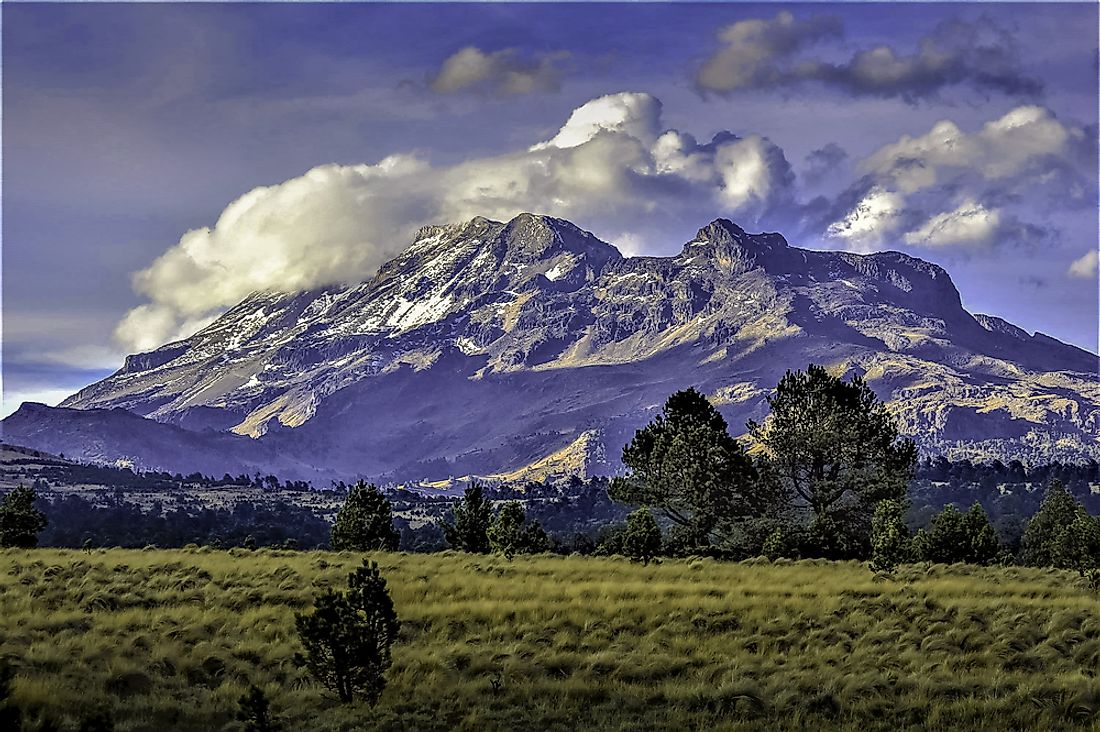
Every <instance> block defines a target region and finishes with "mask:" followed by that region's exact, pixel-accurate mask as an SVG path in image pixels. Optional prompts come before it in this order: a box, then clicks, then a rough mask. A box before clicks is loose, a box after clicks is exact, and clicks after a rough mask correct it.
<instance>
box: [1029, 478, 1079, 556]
mask: <svg viewBox="0 0 1100 732" xmlns="http://www.w3.org/2000/svg"><path fill="white" fill-rule="evenodd" d="M1080 508H1081V506H1080V504H1079V503H1077V501H1076V500H1075V499H1074V497H1073V496H1071V495H1070V494H1069V491H1067V490H1066V489H1065V488H1064V487H1062V482H1061V481H1060V480H1057V479H1055V480H1054V481H1052V482H1051V484H1050V487H1049V488H1047V492H1046V494H1045V495H1044V496H1043V502H1042V504H1041V505H1040V506H1039V510H1038V511H1037V512H1036V513H1035V515H1034V516H1032V517H1031V520H1030V521H1028V523H1027V529H1026V530H1025V531H1024V539H1023V546H1022V553H1023V561H1024V563H1025V564H1028V565H1030V566H1032V567H1060V566H1063V564H1064V562H1065V556H1064V555H1065V548H1064V547H1065V544H1066V543H1067V541H1068V540H1067V539H1066V538H1064V537H1063V536H1062V534H1063V533H1064V532H1065V530H1066V529H1067V527H1069V526H1070V525H1071V524H1073V522H1074V520H1075V519H1076V518H1077V512H1078V509H1080Z"/></svg>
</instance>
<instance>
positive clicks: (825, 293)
mask: <svg viewBox="0 0 1100 732" xmlns="http://www.w3.org/2000/svg"><path fill="white" fill-rule="evenodd" d="M809 363H820V364H823V365H825V366H827V367H829V368H830V369H833V370H834V371H836V372H838V373H845V374H850V373H859V374H862V375H863V376H864V377H865V378H866V379H867V381H868V383H869V384H870V385H871V386H872V388H874V389H875V391H876V392H877V393H878V394H879V395H880V396H881V397H883V398H884V399H887V400H889V401H890V403H891V408H892V409H893V410H894V412H895V414H896V415H897V417H898V419H899V420H900V422H901V424H902V425H903V429H904V431H905V432H906V433H908V434H910V435H912V436H913V437H914V438H915V439H916V440H917V441H918V443H919V444H920V446H921V447H922V449H924V450H925V451H926V452H928V453H947V454H950V455H952V456H954V457H963V456H970V457H974V458H985V457H999V458H1002V459H1010V458H1021V459H1029V458H1039V457H1040V456H1041V457H1042V458H1043V459H1056V458H1070V457H1081V456H1085V455H1090V456H1094V457H1095V456H1100V442H1098V438H1100V384H1098V381H1097V357H1096V356H1095V355H1093V354H1090V353H1088V352H1086V351H1083V350H1081V349H1078V348H1075V347H1073V346H1069V345H1066V344H1064V343H1061V342H1059V341H1056V340H1054V339H1052V338H1049V337H1047V336H1043V335H1041V334H1036V335H1029V334H1028V333H1026V332H1025V331H1023V330H1022V329H1019V328H1017V327H1016V326H1013V325H1011V324H1009V323H1006V322H1005V321H1003V320H1001V319H999V318H995V317H993V316H986V315H976V316H975V315H971V314H970V313H968V312H967V311H966V310H964V309H963V307H962V304H961V300H960V297H959V293H958V290H957V289H956V288H955V285H954V283H952V281H951V278H950V277H949V276H948V274H947V273H946V272H945V271H944V270H943V269H942V268H940V267H939V266H937V265H934V264H931V263H929V262H926V261H924V260H921V259H917V258H914V257H910V256H907V255H905V254H901V253H898V252H881V253H876V254H868V255H859V254H852V253H847V252H832V251H813V250H808V249H802V248H798V247H794V246H790V245H789V244H788V243H787V241H786V240H785V239H784V238H783V237H782V236H781V235H780V234H777V233H764V234H749V233H747V232H745V231H744V230H743V229H741V228H740V227H739V226H737V225H736V224H734V223H732V222H730V221H727V220H725V219H717V220H715V221H713V222H711V223H710V224H708V225H706V226H704V227H703V228H701V229H700V230H699V231H698V233H697V234H696V236H695V238H693V239H692V240H691V241H689V242H687V243H686V244H685V245H684V247H683V249H682V250H681V251H680V253H679V254H677V255H675V256H671V257H630V258H624V257H623V256H622V255H621V254H620V253H619V252H618V250H616V249H615V248H614V247H613V246H611V245H610V244H607V243H605V242H603V241H600V240H599V239H598V238H596V237H595V236H593V235H592V234H590V233H589V232H587V231H584V230H582V229H580V228H578V227H577V226H575V225H574V224H572V223H570V222H568V221H563V220H561V219H555V218H550V217H546V216H536V215H532V214H522V215H520V216H517V217H516V218H514V219H512V220H511V221H508V222H499V221H492V220H489V219H486V218H482V217H477V218H474V219H472V220H470V221H468V222H465V223H461V224H453V225H447V226H430V227H425V228H423V229H421V230H420V231H419V232H418V233H417V234H416V236H415V238H414V241H413V242H412V244H411V245H410V246H409V247H408V248H407V249H406V250H405V251H403V252H402V253H401V254H399V255H398V256H397V257H395V258H394V259H393V260H391V261H390V262H388V263H386V264H385V265H383V266H382V267H381V268H380V269H379V271H378V274H377V275H376V276H375V277H374V278H373V279H372V280H370V281H369V282H363V283H360V284H355V285H351V286H332V287H327V288H323V289H318V290H314V291H311V292H298V293H279V292H258V293H254V294H252V295H250V296H249V297H248V298H246V299H245V300H244V301H243V302H241V303H239V304H238V305H237V306H235V307H233V308H232V309H230V310H229V311H228V312H226V313H225V314H224V315H223V316H221V317H220V318H219V319H218V320H216V321H215V322H214V323H212V324H211V325H209V326H208V327H206V328H204V329H203V330H201V331H200V332H198V333H196V334H195V335H193V336H191V337H190V338H187V339H184V340H182V341H178V342H175V343H169V344H167V345H165V346H162V347H161V348H158V349H156V350H154V351H151V352H149V353H143V354H136V355H133V356H130V357H128V358H127V359H126V363H125V365H124V366H123V367H122V368H121V369H120V370H119V371H118V372H117V373H115V374H113V375H112V376H110V377H108V378H106V379H104V380H103V381H100V382H98V383H96V384H92V385H91V386H89V387H87V388H85V389H83V390H81V391H80V392H79V393H77V394H75V395H73V396H72V397H70V398H68V399H67V400H66V401H65V402H64V403H63V404H62V406H63V407H65V408H67V409H66V410H64V412H65V419H64V420H58V425H59V426H58V428H57V431H56V432H55V433H51V431H50V429H49V427H48V425H45V426H44V425H43V424H42V422H43V420H44V419H46V418H45V417H44V415H43V412H42V409H43V408H37V409H35V410H34V420H33V422H34V425H35V427H34V430H33V431H32V430H31V429H30V427H28V426H27V425H29V424H30V423H31V421H32V420H30V419H29V418H28V416H27V415H26V414H24V412H23V411H20V412H17V413H16V414H15V415H13V416H12V417H9V418H8V419H7V420H5V422H4V423H3V426H4V430H5V439H7V440H8V441H13V442H20V441H23V442H25V443H26V444H29V445H31V446H36V447H41V448H42V449H52V450H53V451H58V450H63V451H64V452H65V453H66V454H69V455H81V454H83V455H86V456H88V457H92V458H95V459H109V460H115V459H127V460H131V461H133V462H134V463H135V464H138V465H142V466H146V467H170V466H168V465H166V464H165V462H164V460H163V459H162V458H161V457H160V456H158V454H157V450H156V449H155V447H150V446H148V445H145V446H143V447H141V448H137V447H133V446H132V444H131V443H130V442H127V443H126V445H122V444H110V441H109V440H107V441H106V442H105V441H104V440H100V441H98V442H97V443H96V444H95V446H94V447H90V446H88V445H87V444H84V443H82V442H81V440H84V441H85V442H86V441H87V438H86V437H82V436H81V435H86V434H87V432H86V431H81V430H75V429H74V428H73V427H71V425H72V423H73V422H74V419H76V418H75V417H74V414H76V415H77V417H79V414H78V413H74V412H73V411H72V410H85V411H86V410H104V409H116V408H121V409H123V410H126V411H128V412H131V413H134V414H137V415H140V416H142V417H146V418H148V420H153V421H155V422H159V423H168V424H170V425H173V426H174V427H176V428H183V429H184V430H185V431H189V432H197V433H203V431H206V430H214V431H216V432H230V433H234V434H235V435H238V436H242V440H243V439H245V438H252V439H251V440H247V443H250V444H251V443H254V444H256V446H257V447H261V446H262V448H263V450H264V454H265V455H278V456H280V459H282V460H284V461H285V465H284V466H283V467H284V468H285V469H286V470H288V471H291V472H295V473H301V472H302V470H303V466H312V467H313V468H316V469H317V470H318V471H321V470H332V471H335V472H336V473H338V474H344V475H346V474H360V475H369V476H377V477H387V476H388V477H396V478H401V479H405V478H410V479H411V478H425V479H434V478H444V477H447V476H449V475H463V474H468V473H476V474H482V475H487V474H508V473H510V474H513V475H521V474H531V475H534V476H535V477H538V475H537V474H532V473H530V472H528V473H524V470H525V466H531V465H537V466H542V468H540V470H542V471H543V472H544V473H545V472H554V471H559V472H562V471H571V470H572V471H584V472H590V473H591V472H609V471H613V470H615V469H616V465H617V456H618V451H619V449H620V447H621V445H622V444H623V443H624V442H625V441H626V440H627V439H628V438H629V436H630V435H631V434H632V432H633V430H634V429H636V428H637V427H639V426H640V425H642V424H643V423H644V422H646V421H648V419H650V418H651V417H652V414H653V412H654V410H655V409H656V408H658V407H659V405H660V404H661V403H662V401H663V399H664V398H665V396H667V395H668V394H669V393H671V392H672V391H675V390H677V389H680V388H684V387H686V386H689V385H694V386H696V387H698V388H700V389H701V390H703V391H704V392H706V393H707V394H708V395H710V397H711V398H712V399H713V400H714V401H715V402H716V403H717V404H718V405H720V408H721V409H722V411H723V412H724V413H725V415H726V417H727V418H728V420H729V421H730V424H731V425H732V426H733V428H734V429H735V431H736V430H739V429H740V428H741V427H742V426H743V424H744V422H745V420H746V419H748V418H750V417H753V418H759V417H761V416H762V413H763V410H764V397H765V396H766V394H767V393H768V390H769V389H770V388H771V387H773V386H774V384H775V383H776V382H777V381H778V379H779V377H780V376H781V375H782V374H783V372H784V371H785V370H786V369H789V368H790V369H795V368H804V367H805V366H806V365H807V364H809ZM76 421H79V420H78V419H77V420H76ZM47 422H48V420H47ZM63 425H64V426H63ZM161 426H163V425H161ZM155 428H156V426H155V425H151V429H155ZM31 432H33V434H31ZM173 434H175V433H173ZM36 435H37V437H36ZM47 437H48V438H49V439H47ZM225 437H229V435H226V436H225ZM165 439H170V438H167V437H166V438H165ZM36 440H37V442H36ZM49 440H52V442H50V441H49ZM144 444H145V443H143V445H144ZM242 444H246V443H244V442H240V441H237V440H234V441H233V449H234V450H235V451H236V450H240V449H242V448H241V447H240V446H241V445H242ZM210 449H212V450H215V451H216V450H219V449H221V448H219V447H216V446H215V447H212V448H210ZM128 451H129V452H128ZM135 451H137V452H140V454H132V453H134V452H135ZM208 457H209V456H208ZM279 467H280V466H279V465H274V466H272V469H278V468H279ZM536 473H537V471H536Z"/></svg>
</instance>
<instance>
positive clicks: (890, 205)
mask: <svg viewBox="0 0 1100 732" xmlns="http://www.w3.org/2000/svg"><path fill="white" fill-rule="evenodd" d="M903 202H904V201H903V199H902V197H901V196H899V195H898V194H897V193H892V192H890V191H887V190H884V189H882V188H872V189H871V190H870V191H868V192H867V195H866V196H864V197H863V199H862V200H861V201H860V202H859V203H858V204H856V206H855V208H853V209H852V210H851V211H849V212H848V214H847V215H846V216H845V217H844V218H843V219H841V220H840V221H836V222H834V223H832V224H830V225H829V228H828V230H827V231H826V234H827V236H829V237H832V238H834V239H837V240H839V241H840V242H842V243H843V245H844V248H845V249H849V250H851V251H856V252H868V251H874V249H875V248H876V247H877V245H878V244H879V243H880V242H882V241H884V240H886V238H887V237H889V236H890V235H891V234H893V233H894V232H895V231H896V229H897V224H898V214H899V213H900V211H901V207H902V204H903Z"/></svg>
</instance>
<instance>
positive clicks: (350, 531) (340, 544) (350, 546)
mask: <svg viewBox="0 0 1100 732" xmlns="http://www.w3.org/2000/svg"><path fill="white" fill-rule="evenodd" d="M400 539H401V536H400V534H398V532H397V529H395V528H394V526H393V510H392V509H391V507H390V502H389V501H388V500H386V497H385V496H384V495H382V491H380V490H378V486H376V485H374V484H373V483H371V484H370V485H367V484H366V483H364V482H363V481H359V482H358V483H356V484H355V487H354V488H352V489H351V492H350V493H349V494H348V497H347V500H345V501H344V505H343V506H342V507H341V508H340V511H339V513H337V514H336V521H335V522H334V523H333V525H332V548H333V549H335V550H337V551H358V552H369V551H389V552H392V551H397V545H398V542H399V541H400Z"/></svg>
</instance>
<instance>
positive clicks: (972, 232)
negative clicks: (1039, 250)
mask: <svg viewBox="0 0 1100 732" xmlns="http://www.w3.org/2000/svg"><path fill="white" fill-rule="evenodd" d="M1090 145H1091V146H1092V147H1091V150H1092V152H1091V153H1090V152H1089V150H1090ZM1094 159H1095V143H1094V142H1092V143H1090V142H1089V139H1088V135H1087V134H1086V132H1085V131H1084V130H1083V129H1081V128H1079V127H1073V126H1071V125H1067V124H1065V123H1063V122H1061V121H1059V120H1058V119H1057V118H1056V117H1055V116H1054V114H1053V113H1052V112H1051V111H1050V110H1048V109H1046V108H1044V107H1040V106H1035V105H1025V106H1020V107H1016V108H1015V109H1012V110H1010V111H1009V112H1007V113H1006V114H1005V115H1003V116H1002V117H999V118H997V119H994V120H992V121H990V122H987V123H986V124H984V125H983V126H982V127H981V128H980V129H978V130H976V131H974V132H966V131H965V130H963V129H961V128H960V127H959V126H958V125H957V124H955V122H953V121H951V120H941V121H939V122H937V123H936V124H934V125H933V126H932V128H931V129H930V130H929V131H928V132H927V133H925V134H923V135H918V136H915V137H914V136H909V135H905V136H903V137H901V138H900V139H898V140H897V141H896V142H894V143H891V144H888V145H884V146H883V147H881V148H879V149H878V150H877V151H875V152H874V153H872V154H871V155H870V156H868V157H867V158H865V159H864V160H863V161H861V162H860V164H859V166H858V170H859V172H860V173H861V174H862V178H861V180H860V182H859V183H857V184H856V185H855V186H854V187H853V188H852V189H850V191H849V194H850V195H849V200H851V199H854V200H856V201H857V203H856V204H854V205H853V206H851V207H850V208H848V209H846V210H842V211H841V212H838V213H837V212H834V216H836V218H835V220H834V221H833V222H832V223H831V224H829V225H828V227H827V236H828V237H830V238H833V239H835V240H837V241H839V242H841V243H842V245H844V246H846V247H849V248H856V249H861V250H867V251H869V250H874V249H877V248H881V247H883V246H886V247H889V246H896V238H898V237H899V236H900V239H901V240H903V241H904V242H905V243H907V244H909V245H912V246H918V247H942V246H969V247H974V246H979V245H985V244H990V243H993V242H1006V243H1008V242H1021V241H1029V242H1031V243H1033V244H1034V243H1035V241H1036V240H1038V239H1041V238H1042V237H1043V232H1042V231H1041V228H1040V227H1037V226H1035V225H1033V224H1029V223H1027V222H1025V221H1022V220H1021V219H1020V217H1019V216H1017V215H1014V214H1013V213H1011V210H1009V209H1006V206H1013V205H1017V204H1016V203H1014V202H1018V201H1024V200H1026V201H1029V202H1030V203H1031V204H1038V205H1040V206H1041V205H1042V203H1041V202H1042V201H1044V200H1051V201H1055V202H1057V204H1058V205H1059V206H1066V205H1070V206H1085V205H1087V202H1088V201H1089V200H1090V196H1091V195H1094V192H1095V182H1094V181H1095V171H1094V170H1091V169H1090V168H1089V167H1088V164H1086V161H1088V160H1094ZM1090 192H1091V193H1090ZM1044 197H1045V198H1044Z"/></svg>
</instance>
